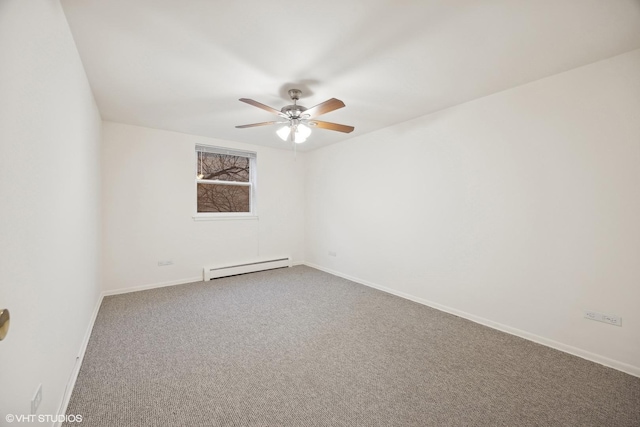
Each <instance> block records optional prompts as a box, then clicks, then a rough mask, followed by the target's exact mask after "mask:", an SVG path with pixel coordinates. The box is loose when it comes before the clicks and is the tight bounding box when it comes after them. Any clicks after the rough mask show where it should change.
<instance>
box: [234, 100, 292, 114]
mask: <svg viewBox="0 0 640 427" xmlns="http://www.w3.org/2000/svg"><path fill="white" fill-rule="evenodd" d="M240 101H242V102H245V103H247V104H249V105H253V106H254V107H258V108H262V109H263V110H265V111H268V112H270V113H273V114H277V115H278V116H280V117H285V118H286V117H287V116H286V115H285V114H283V113H282V111H280V110H276V109H275V108H272V107H269V106H268V105H264V104H261V103H260V102H258V101H254V100H253V99H249V98H240Z"/></svg>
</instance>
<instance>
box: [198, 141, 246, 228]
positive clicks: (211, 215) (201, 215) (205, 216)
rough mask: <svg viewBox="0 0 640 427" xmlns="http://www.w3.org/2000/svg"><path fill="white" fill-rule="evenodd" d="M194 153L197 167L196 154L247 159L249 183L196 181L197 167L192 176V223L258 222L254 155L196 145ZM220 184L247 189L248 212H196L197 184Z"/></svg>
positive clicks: (215, 180) (210, 180) (214, 180)
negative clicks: (215, 154) (212, 154)
mask: <svg viewBox="0 0 640 427" xmlns="http://www.w3.org/2000/svg"><path fill="white" fill-rule="evenodd" d="M195 148H196V149H195V151H194V163H193V164H195V165H197V161H198V152H206V153H217V154H225V155H230V156H240V157H247V158H248V159H249V182H235V181H221V180H217V179H198V177H197V174H198V170H197V166H196V170H195V173H194V175H195V176H196V177H195V180H194V185H193V188H194V190H193V191H194V192H193V203H194V207H193V212H194V214H193V216H192V218H193V220H194V221H218V220H258V213H257V203H256V199H257V197H256V196H257V193H258V185H257V179H256V170H257V167H256V166H257V159H256V157H257V156H256V153H252V152H248V151H239V150H231V149H228V148H224V147H215V146H212V145H200V144H198V145H196V147H195ZM201 183H202V184H221V185H240V186H247V187H249V212H198V184H201Z"/></svg>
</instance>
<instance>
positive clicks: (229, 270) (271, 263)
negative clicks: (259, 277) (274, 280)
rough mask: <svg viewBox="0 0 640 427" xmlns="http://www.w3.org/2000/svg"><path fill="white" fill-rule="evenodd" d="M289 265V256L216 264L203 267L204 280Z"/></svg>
mask: <svg viewBox="0 0 640 427" xmlns="http://www.w3.org/2000/svg"><path fill="white" fill-rule="evenodd" d="M283 267H291V258H289V257H286V258H273V259H265V260H260V261H253V262H247V263H239V264H228V265H218V266H212V267H205V268H204V269H203V277H204V280H205V281H207V280H211V279H218V278H220V277H227V276H235V275H236V274H245V273H254V272H256V271H263V270H273V269H274V268H283Z"/></svg>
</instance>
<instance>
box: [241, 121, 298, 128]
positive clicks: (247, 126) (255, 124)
mask: <svg viewBox="0 0 640 427" xmlns="http://www.w3.org/2000/svg"><path fill="white" fill-rule="evenodd" d="M278 123H288V122H262V123H251V124H250V125H240V126H236V128H238V129H244V128H255V127H258V126H267V125H277V124H278Z"/></svg>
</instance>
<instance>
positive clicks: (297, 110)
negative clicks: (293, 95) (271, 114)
mask: <svg viewBox="0 0 640 427" xmlns="http://www.w3.org/2000/svg"><path fill="white" fill-rule="evenodd" d="M280 111H282V112H283V113H284V114H286V115H287V116H289V117H291V118H292V119H297V118H299V117H300V116H301V115H302V113H304V112H305V111H306V108H305V107H303V106H302V105H295V104H293V105H287V106H286V107H282V110H280Z"/></svg>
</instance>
